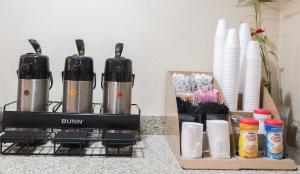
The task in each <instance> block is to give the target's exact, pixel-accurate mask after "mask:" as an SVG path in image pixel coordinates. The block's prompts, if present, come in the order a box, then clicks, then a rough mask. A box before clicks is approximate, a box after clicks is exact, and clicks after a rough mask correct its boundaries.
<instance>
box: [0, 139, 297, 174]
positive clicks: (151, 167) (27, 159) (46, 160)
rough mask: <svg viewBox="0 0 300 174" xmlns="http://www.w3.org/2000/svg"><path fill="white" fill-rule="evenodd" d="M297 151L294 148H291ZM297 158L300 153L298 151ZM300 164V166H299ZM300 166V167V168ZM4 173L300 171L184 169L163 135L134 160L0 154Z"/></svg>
mask: <svg viewBox="0 0 300 174" xmlns="http://www.w3.org/2000/svg"><path fill="white" fill-rule="evenodd" d="M291 150H293V149H291ZM293 155H294V157H297V158H299V156H300V153H299V152H297V151H294V153H293ZM298 165H299V163H298ZM299 167H300V166H299ZM0 173H1V174H2V173H3V174H7V173H30V174H32V173H38V174H40V173H43V174H44V173H51V174H52V173H55V174H59V173H64V174H68V173H71V174H77V173H85V174H89V173H97V174H99V173H110V174H114V173H122V174H124V173H130V174H134V173H139V174H143V173H159V174H164V173H166V174H167V173H168V174H176V173H191V174H197V173H204V174H208V173H209V174H210V173H216V174H218V173H220V174H221V173H228V174H229V173H230V174H235V173H243V174H248V173H256V174H259V173H270V174H280V173H282V174H286V173H288V174H292V173H300V171H291V172H286V171H256V170H242V171H234V170H228V171H225V170H183V169H182V168H181V167H180V165H179V163H178V162H177V161H176V159H175V156H174V155H173V154H172V152H171V149H170V148H169V146H168V144H167V141H166V139H165V137H164V136H163V135H144V136H143V140H142V141H141V142H139V143H138V144H137V145H136V146H135V148H134V156H133V157H53V156H4V155H0Z"/></svg>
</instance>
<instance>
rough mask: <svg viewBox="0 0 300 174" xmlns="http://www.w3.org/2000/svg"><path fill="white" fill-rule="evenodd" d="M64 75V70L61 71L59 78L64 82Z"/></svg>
mask: <svg viewBox="0 0 300 174" xmlns="http://www.w3.org/2000/svg"><path fill="white" fill-rule="evenodd" d="M64 75H65V72H64V71H63V72H61V80H62V82H64Z"/></svg>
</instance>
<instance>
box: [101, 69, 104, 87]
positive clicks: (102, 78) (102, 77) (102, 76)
mask: <svg viewBox="0 0 300 174" xmlns="http://www.w3.org/2000/svg"><path fill="white" fill-rule="evenodd" d="M103 80H104V73H102V75H101V88H102V89H103Z"/></svg>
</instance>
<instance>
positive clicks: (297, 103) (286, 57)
mask: <svg viewBox="0 0 300 174" xmlns="http://www.w3.org/2000/svg"><path fill="white" fill-rule="evenodd" d="M299 34H300V1H299V0H290V1H283V2H282V3H281V12H280V32H279V38H280V40H279V64H280V66H282V67H283V72H282V74H281V81H282V82H281V84H282V94H283V95H282V99H283V104H285V105H288V106H291V107H292V116H293V120H294V121H296V122H295V123H296V124H297V125H298V126H300V90H299V86H300V78H299V75H300V68H299V67H300V36H299Z"/></svg>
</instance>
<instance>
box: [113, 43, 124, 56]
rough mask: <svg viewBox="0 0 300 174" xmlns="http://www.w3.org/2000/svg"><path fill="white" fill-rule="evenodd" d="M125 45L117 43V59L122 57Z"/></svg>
mask: <svg viewBox="0 0 300 174" xmlns="http://www.w3.org/2000/svg"><path fill="white" fill-rule="evenodd" d="M123 47H124V44H123V43H117V44H116V48H115V57H121V55H122V52H123Z"/></svg>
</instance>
